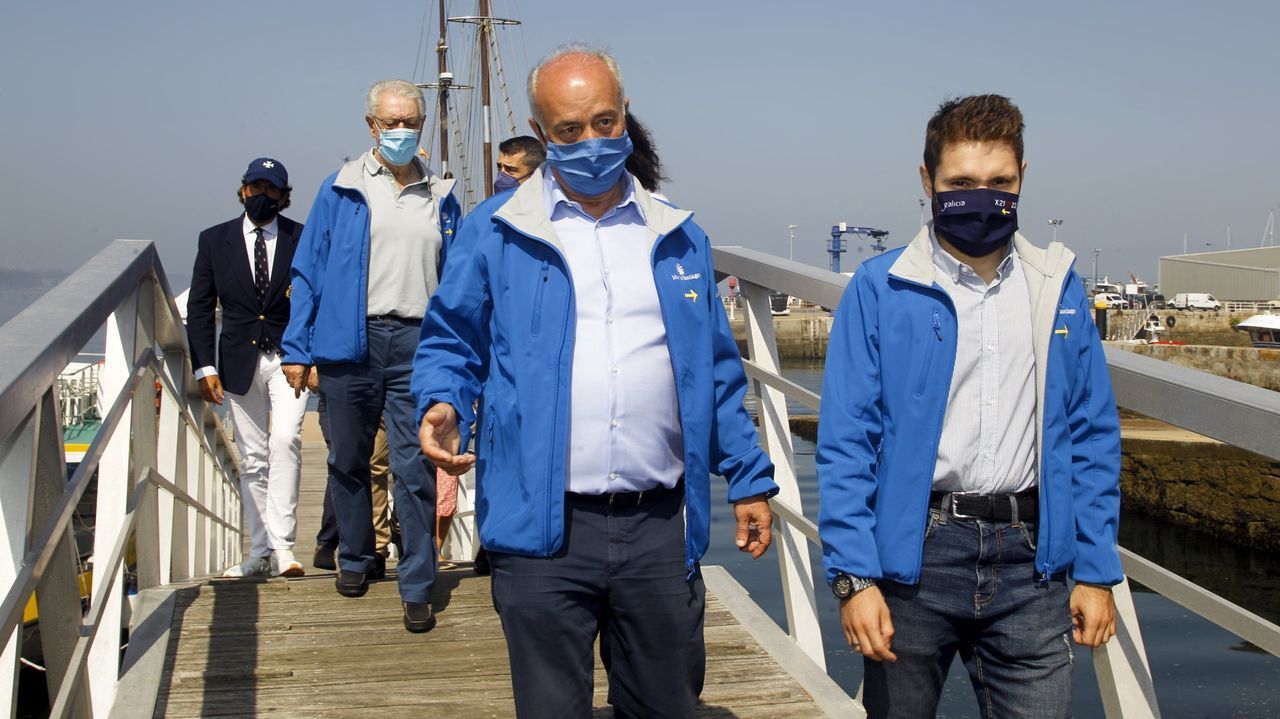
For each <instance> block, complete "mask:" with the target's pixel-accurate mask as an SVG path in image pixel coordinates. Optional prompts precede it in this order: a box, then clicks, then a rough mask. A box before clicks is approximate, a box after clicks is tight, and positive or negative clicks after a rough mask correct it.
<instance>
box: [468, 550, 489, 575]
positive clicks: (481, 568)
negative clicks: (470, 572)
mask: <svg viewBox="0 0 1280 719" xmlns="http://www.w3.org/2000/svg"><path fill="white" fill-rule="evenodd" d="M472 568H473V569H475V571H476V574H479V575H480V576H482V577H487V576H489V572H491V571H492V570H493V568H492V567H490V566H489V554H488V553H487V552H485V551H484V547H481V548H480V551H479V552H477V553H476V561H475V564H474V565H473V566H472Z"/></svg>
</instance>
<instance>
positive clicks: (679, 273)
mask: <svg viewBox="0 0 1280 719" xmlns="http://www.w3.org/2000/svg"><path fill="white" fill-rule="evenodd" d="M671 279H673V280H676V281H678V282H693V281H694V280H700V279H702V273H701V272H695V273H693V274H691V275H686V274H685V272H684V265H682V264H680V263H679V262H677V263H676V273H675V274H674V275H671ZM687 296H688V295H686V297H687Z"/></svg>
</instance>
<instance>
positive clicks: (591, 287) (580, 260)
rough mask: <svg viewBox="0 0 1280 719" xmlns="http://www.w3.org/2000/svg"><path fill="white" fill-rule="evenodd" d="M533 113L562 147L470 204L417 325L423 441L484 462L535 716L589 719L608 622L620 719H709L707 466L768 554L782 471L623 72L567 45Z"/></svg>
mask: <svg viewBox="0 0 1280 719" xmlns="http://www.w3.org/2000/svg"><path fill="white" fill-rule="evenodd" d="M529 104H530V106H531V107H532V108H533V114H534V119H533V120H531V122H530V124H531V126H532V128H533V131H534V132H535V133H536V134H537V136H538V138H539V139H540V140H541V141H542V142H543V144H544V145H545V146H546V152H547V157H546V162H545V163H544V164H543V166H542V168H541V169H539V170H538V171H536V172H534V173H533V174H532V175H531V176H530V177H529V178H528V179H527V180H526V181H525V182H524V183H523V184H521V185H520V187H519V188H517V189H515V190H514V191H513V192H508V193H503V194H500V195H496V196H494V197H493V198H491V199H489V200H488V201H486V202H485V203H483V204H481V205H480V206H479V207H477V208H476V210H475V211H474V212H472V213H471V214H470V215H468V217H467V219H466V221H464V222H463V223H462V227H461V228H460V231H459V232H460V234H459V240H458V243H457V250H456V254H455V255H454V257H453V259H451V260H450V264H449V274H448V275H447V276H446V277H445V278H444V281H443V282H442V283H441V285H440V289H439V290H437V292H436V294H435V295H434V296H433V297H432V298H431V303H430V307H429V308H428V313H427V317H426V318H425V319H424V320H423V323H422V341H421V344H420V345H419V347H418V355H417V357H416V358H415V359H414V378H413V383H414V391H415V393H416V394H417V399H418V417H419V418H420V419H422V427H421V433H422V447H423V451H424V452H425V453H426V454H427V456H428V458H430V459H431V461H433V462H435V463H437V464H438V465H439V466H440V467H442V468H443V469H444V470H445V471H447V472H450V473H452V474H460V473H462V472H464V471H466V470H467V469H469V468H470V467H471V466H472V465H473V464H474V465H476V468H477V474H478V478H477V488H478V491H479V496H478V499H479V501H478V503H477V515H478V519H479V523H480V538H481V540H482V543H483V544H484V547H485V549H486V550H488V553H489V559H490V562H491V563H492V568H493V584H492V587H493V602H494V606H495V607H496V608H497V610H498V614H499V616H500V617H501V620H502V629H503V632H504V634H505V635H506V638H507V653H508V657H509V659H510V662H511V679H512V688H513V689H514V694H515V705H516V713H517V714H518V715H519V716H520V717H524V718H526V719H527V718H528V717H556V718H558V719H559V718H563V717H574V718H578V717H590V716H591V715H592V691H593V687H592V677H593V664H594V662H593V659H592V649H593V644H594V642H595V639H596V637H597V636H599V637H600V648H601V649H600V653H601V658H602V660H603V663H604V665H605V667H606V670H607V672H608V676H609V702H610V703H611V704H612V705H613V706H614V709H615V711H616V712H617V715H618V716H627V717H658V716H661V717H692V716H693V713H694V709H695V707H696V705H697V702H698V694H699V693H700V692H701V690H702V683H703V676H704V673H705V664H706V650H705V647H704V644H703V633H702V629H703V610H704V603H705V588H704V586H703V582H702V576H701V573H700V571H699V567H698V561H699V560H700V559H701V558H702V555H703V553H704V552H706V550H707V544H708V542H709V540H710V531H711V519H710V517H711V478H710V475H711V473H712V472H714V473H716V474H719V475H722V476H724V477H725V478H727V479H728V481H729V492H728V496H729V500H730V501H731V502H733V503H734V514H735V518H736V524H737V527H736V536H735V541H736V544H737V546H738V548H739V549H740V550H741V551H744V552H748V553H750V554H751V555H752V556H754V557H760V556H761V555H763V554H764V552H765V550H766V549H767V548H768V546H769V542H770V538H771V534H770V524H771V522H772V515H771V513H770V510H769V503H768V499H767V498H768V497H769V496H771V495H773V494H774V493H776V492H777V491H778V488H777V486H776V485H775V484H774V482H773V465H772V464H771V463H770V462H769V458H768V457H767V456H765V454H764V452H763V451H761V449H760V446H759V444H758V442H757V440H756V431H755V427H754V426H753V425H752V423H751V418H750V417H749V416H748V415H747V413H746V410H745V409H744V408H743V406H742V398H743V394H744V392H745V391H746V384H747V383H746V377H745V375H744V374H743V370H742V361H741V358H740V357H739V355H738V349H737V345H736V344H735V343H734V340H733V335H732V334H731V333H730V331H729V324H728V321H727V319H726V318H725V314H724V306H723V304H722V303H721V302H720V299H719V297H718V296H717V295H718V293H717V291H716V281H715V271H714V268H713V267H712V265H711V243H710V241H709V240H708V239H707V235H706V233H705V232H703V231H702V229H701V228H699V227H698V226H697V225H696V224H694V222H693V219H692V215H691V213H689V212H686V211H684V210H678V209H675V208H673V207H671V206H670V205H667V204H665V203H663V202H661V201H659V200H655V199H653V197H652V196H651V195H650V193H649V191H648V190H646V189H645V187H644V185H643V183H642V182H640V181H639V180H638V179H637V177H636V176H634V175H633V174H631V173H629V172H627V171H626V170H625V165H626V162H627V158H628V156H629V155H630V154H631V151H632V141H631V139H630V137H629V136H628V135H627V132H626V129H625V128H626V126H627V117H626V116H627V99H626V97H625V95H624V94H623V89H622V77H621V74H620V73H619V71H618V66H617V63H616V62H615V61H614V60H613V58H612V57H610V56H609V55H608V54H606V53H604V52H603V51H600V50H595V49H592V48H587V47H581V46H571V47H567V48H562V49H560V50H558V51H557V52H555V53H554V54H553V55H551V56H550V57H549V58H547V59H545V60H543V61H542V62H541V63H539V64H538V65H537V67H535V68H534V69H533V71H532V73H530V75H529ZM477 399H479V400H480V406H481V409H480V414H479V416H478V417H477V415H476V413H475V412H474V411H473V410H472V406H473V403H474V402H475V401H476V400H477ZM471 436H474V437H475V452H476V454H474V455H472V454H466V453H463V450H464V449H465V448H466V446H467V444H468V441H467V439H468V438H469V437H471Z"/></svg>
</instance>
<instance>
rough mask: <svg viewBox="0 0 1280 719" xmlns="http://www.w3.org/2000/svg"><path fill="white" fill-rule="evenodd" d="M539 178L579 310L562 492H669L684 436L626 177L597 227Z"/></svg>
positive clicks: (650, 241)
mask: <svg viewBox="0 0 1280 719" xmlns="http://www.w3.org/2000/svg"><path fill="white" fill-rule="evenodd" d="M545 178H546V183H545V190H544V199H545V201H546V206H547V213H548V215H549V217H550V218H551V226H552V227H553V228H554V229H555V233H556V236H557V238H558V239H559V240H560V244H561V247H562V250H563V253H564V256H565V260H566V262H567V263H568V266H569V274H570V276H571V279H572V282H573V291H574V298H575V305H576V308H577V318H576V328H577V329H576V335H575V341H574V352H573V374H572V386H571V388H570V412H569V476H568V479H567V482H566V490H567V491H569V492H575V493H579V494H603V493H607V492H634V491H641V490H647V489H654V488H656V487H658V486H664V487H674V486H675V485H676V483H677V482H679V481H680V477H681V476H682V475H683V474H684V435H683V433H682V431H681V427H680V411H679V409H680V408H679V405H678V404H677V400H676V387H675V375H674V373H673V371H672V368H671V356H670V354H669V353H668V351H667V330H666V324H665V323H664V321H663V319H662V308H661V306H660V305H659V303H658V290H657V287H656V286H655V285H654V281H653V268H652V263H651V256H652V253H653V247H654V243H655V241H656V240H657V236H656V235H655V234H654V232H653V231H652V230H650V229H649V228H648V226H647V225H646V224H645V221H644V217H643V216H642V215H641V212H640V208H639V205H638V204H637V203H636V200H635V191H634V186H633V185H632V184H631V183H632V179H631V177H630V176H629V175H628V176H627V177H626V182H627V188H626V192H625V194H624V195H623V198H622V201H621V202H619V203H618V205H617V206H616V207H614V208H613V209H611V210H610V211H609V212H608V213H606V214H605V215H604V216H603V217H601V218H600V219H599V220H596V219H595V218H593V217H591V216H590V215H588V214H587V213H586V212H584V211H583V210H582V207H581V206H580V205H579V204H578V203H576V202H572V201H570V200H569V199H568V198H567V197H566V196H565V194H564V191H563V190H561V188H560V186H559V184H558V183H557V182H556V180H555V174H554V173H553V172H551V171H550V170H547V171H546V173H545Z"/></svg>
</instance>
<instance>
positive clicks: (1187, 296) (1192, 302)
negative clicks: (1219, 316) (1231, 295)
mask: <svg viewBox="0 0 1280 719" xmlns="http://www.w3.org/2000/svg"><path fill="white" fill-rule="evenodd" d="M1173 308H1174V309H1175V310H1213V311H1214V312H1217V311H1218V310H1220V309H1222V303H1221V302H1219V301H1218V300H1216V299H1214V297H1213V295H1211V294H1209V293H1208V292H1179V293H1178V294H1176V295H1174V296H1173Z"/></svg>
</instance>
